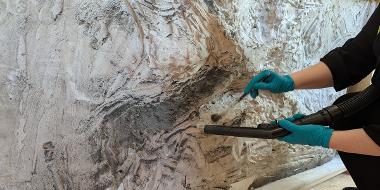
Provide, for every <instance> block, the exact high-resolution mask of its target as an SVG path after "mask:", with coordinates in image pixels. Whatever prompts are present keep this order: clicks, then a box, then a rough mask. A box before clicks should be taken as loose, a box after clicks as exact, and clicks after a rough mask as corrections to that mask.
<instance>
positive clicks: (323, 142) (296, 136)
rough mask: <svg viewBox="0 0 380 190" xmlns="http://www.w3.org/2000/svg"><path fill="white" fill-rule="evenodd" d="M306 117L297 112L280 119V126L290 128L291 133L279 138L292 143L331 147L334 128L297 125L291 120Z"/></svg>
mask: <svg viewBox="0 0 380 190" xmlns="http://www.w3.org/2000/svg"><path fill="white" fill-rule="evenodd" d="M302 117H304V115H302V114H296V115H294V116H293V117H291V118H288V119H284V120H280V121H279V122H278V124H279V125H280V127H282V128H284V129H286V130H288V131H290V132H291V134H289V135H286V136H285V137H280V138H279V140H281V141H285V142H287V143H290V144H303V145H310V146H322V147H325V148H329V143H330V139H331V135H332V133H333V131H334V130H333V129H330V128H328V127H326V126H322V125H312V124H309V125H296V124H294V123H292V122H291V121H294V120H297V119H300V118H302Z"/></svg>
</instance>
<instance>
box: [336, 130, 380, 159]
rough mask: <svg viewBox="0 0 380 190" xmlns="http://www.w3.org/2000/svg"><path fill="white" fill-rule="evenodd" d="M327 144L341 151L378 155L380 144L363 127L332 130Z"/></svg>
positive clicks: (379, 154) (379, 153)
mask: <svg viewBox="0 0 380 190" xmlns="http://www.w3.org/2000/svg"><path fill="white" fill-rule="evenodd" d="M329 145H330V148H333V149H336V150H338V151H342V152H348V153H356V154H364V155H372V156H380V146H379V145H377V144H376V143H375V142H374V141H373V140H372V139H371V138H370V137H369V136H368V135H367V133H366V132H365V131H364V130H363V129H353V130H348V131H334V132H333V134H332V136H331V139H330V143H329Z"/></svg>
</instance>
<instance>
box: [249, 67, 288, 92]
mask: <svg viewBox="0 0 380 190" xmlns="http://www.w3.org/2000/svg"><path fill="white" fill-rule="evenodd" d="M260 89H262V90H269V91H271V92H274V93H281V92H288V91H292V90H294V80H293V79H292V77H290V76H289V75H279V74H278V73H276V72H273V71H270V70H265V71H262V72H260V73H259V74H258V75H256V76H255V77H253V78H252V79H251V81H250V82H249V83H248V85H247V86H246V87H245V89H244V93H250V95H251V97H252V98H256V96H257V95H258V94H259V93H258V90H260Z"/></svg>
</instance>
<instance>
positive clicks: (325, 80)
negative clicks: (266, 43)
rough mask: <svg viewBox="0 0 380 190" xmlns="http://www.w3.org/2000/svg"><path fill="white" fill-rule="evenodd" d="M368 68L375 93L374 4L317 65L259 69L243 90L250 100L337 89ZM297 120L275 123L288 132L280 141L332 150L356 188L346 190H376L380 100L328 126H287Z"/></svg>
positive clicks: (379, 41) (378, 29)
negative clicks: (264, 93)
mask: <svg viewBox="0 0 380 190" xmlns="http://www.w3.org/2000/svg"><path fill="white" fill-rule="evenodd" d="M373 70H375V72H374V74H373V76H372V79H371V82H372V84H373V85H374V86H375V87H376V88H379V89H380V6H379V5H378V7H377V8H376V10H375V12H374V13H373V14H372V16H371V17H370V19H369V20H368V22H367V23H366V25H365V26H364V27H363V28H362V30H361V31H360V32H359V34H358V35H357V36H356V37H354V38H352V39H349V40H348V41H347V42H346V43H345V44H344V45H343V46H342V47H338V48H336V49H334V50H332V51H330V52H329V53H328V54H327V55H325V56H324V57H323V58H321V60H320V62H319V63H317V64H315V65H312V66H310V67H307V68H305V69H303V70H301V71H298V72H295V73H291V74H289V75H281V74H279V73H276V72H274V71H270V70H265V71H262V72H260V73H259V74H258V75H256V76H254V77H253V78H252V79H251V81H250V82H249V83H248V85H247V86H246V88H245V89H244V92H249V93H250V95H251V97H252V98H255V97H256V96H257V95H258V90H269V91H271V92H273V93H283V92H288V91H292V90H294V89H315V88H325V87H331V86H333V87H334V88H335V90H336V91H340V90H342V89H345V88H346V87H348V86H350V85H353V84H356V83H357V82H359V81H360V80H361V79H363V78H364V77H366V76H367V75H369V74H370V73H371V72H372V71H373ZM268 76H269V77H268ZM264 78H265V80H263V79H264ZM353 95H354V94H346V95H344V96H342V97H340V98H338V100H336V102H335V104H336V103H339V102H341V101H344V100H345V99H348V98H349V97H351V96H353ZM300 117H302V115H299V114H296V115H294V116H293V117H292V118H290V119H284V120H280V121H279V125H280V127H282V128H285V129H287V130H288V131H290V132H291V133H290V134H289V135H287V136H285V137H282V138H279V140H281V141H285V142H287V143H291V144H302V145H310V146H322V147H325V148H332V149H336V150H337V151H338V153H339V155H340V157H341V159H342V161H343V163H344V164H345V166H346V168H347V170H348V171H349V173H350V174H351V176H352V179H353V180H354V182H355V184H356V186H357V188H356V187H355V188H354V187H350V188H349V187H347V188H345V189H360V190H367V189H368V190H372V189H380V177H379V176H380V175H379V169H380V99H379V100H377V101H375V102H374V103H373V104H371V105H369V106H368V107H366V108H365V109H363V110H361V111H359V112H358V113H356V114H354V115H352V116H350V117H349V118H346V119H343V120H340V121H338V122H336V123H334V124H333V125H331V126H329V127H327V126H320V125H296V124H294V123H292V122H291V121H294V119H298V118H300Z"/></svg>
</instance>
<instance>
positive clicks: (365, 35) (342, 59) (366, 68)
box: [321, 6, 380, 146]
mask: <svg viewBox="0 0 380 190" xmlns="http://www.w3.org/2000/svg"><path fill="white" fill-rule="evenodd" d="M321 61H322V62H324V63H325V64H326V65H327V66H328V68H329V69H330V71H331V73H332V76H333V80H334V88H335V90H336V91H339V90H342V89H344V88H346V87H348V86H350V85H353V84H356V83H357V82H359V81H360V80H362V79H363V78H364V77H366V76H367V75H368V74H370V73H371V72H372V71H373V70H375V73H374V75H373V77H372V84H373V85H375V86H376V87H378V88H379V89H380V6H378V7H377V8H376V10H375V12H374V13H373V14H372V16H371V18H370V19H369V20H368V22H367V24H366V25H365V26H364V27H363V29H362V30H361V31H360V33H359V34H358V35H357V36H356V37H355V38H352V39H349V40H348V41H347V42H346V43H345V44H344V45H343V46H342V47H338V48H336V49H334V50H332V51H331V52H329V53H328V54H327V55H325V56H324V57H323V58H322V59H321ZM378 110H380V108H379V109H378ZM379 112H380V111H379ZM379 117H380V113H379ZM363 129H364V130H365V131H366V133H367V134H368V135H369V136H370V137H371V139H372V140H374V141H375V142H376V143H377V144H378V145H379V146H380V125H368V126H363Z"/></svg>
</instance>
